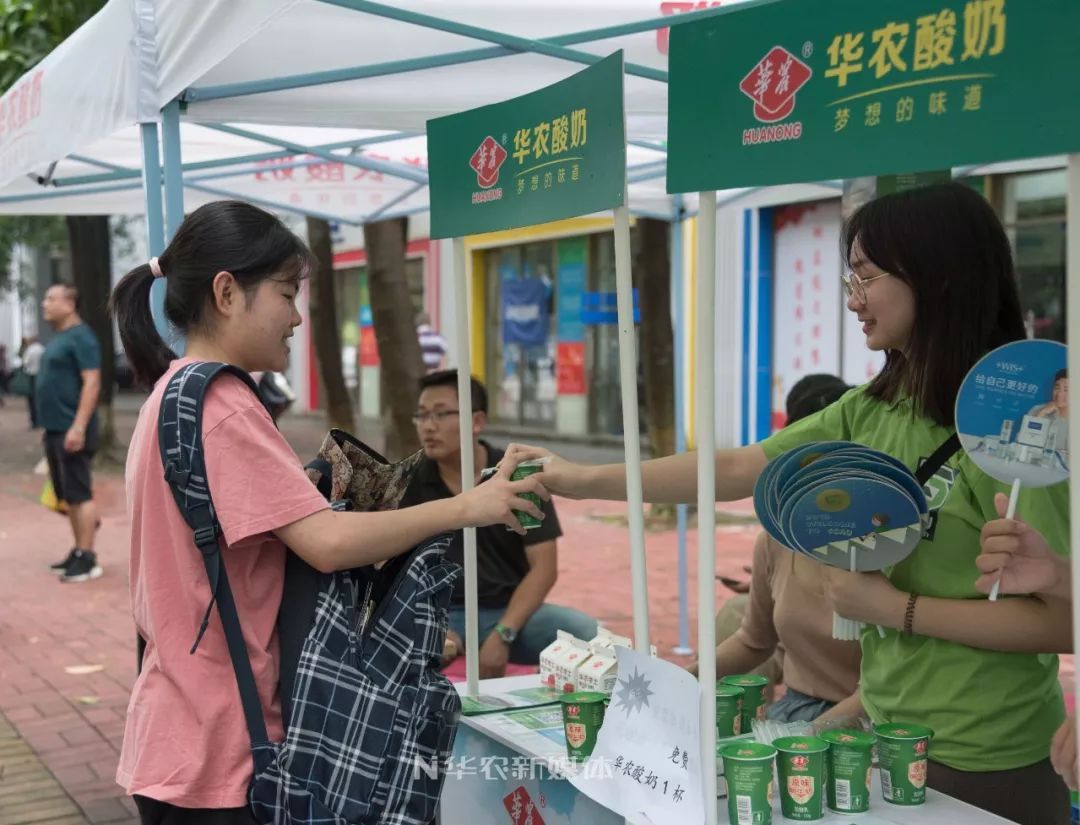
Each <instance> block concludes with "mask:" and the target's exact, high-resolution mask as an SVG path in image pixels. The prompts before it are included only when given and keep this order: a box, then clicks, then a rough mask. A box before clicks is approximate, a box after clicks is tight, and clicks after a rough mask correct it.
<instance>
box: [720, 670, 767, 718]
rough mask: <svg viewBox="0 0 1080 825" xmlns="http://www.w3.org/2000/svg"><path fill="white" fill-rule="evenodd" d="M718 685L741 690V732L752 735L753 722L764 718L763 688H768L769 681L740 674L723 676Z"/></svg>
mask: <svg viewBox="0 0 1080 825" xmlns="http://www.w3.org/2000/svg"><path fill="white" fill-rule="evenodd" d="M720 684H722V685H730V686H732V687H740V688H742V689H743V706H742V732H743V733H752V732H753V730H754V726H753V720H755V719H764V718H765V688H767V687H768V686H769V680H768V679H767V678H765V677H764V676H757V675H755V674H753V673H742V674H734V675H732V676H725V677H724V678H723V679H721V680H720Z"/></svg>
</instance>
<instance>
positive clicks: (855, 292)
mask: <svg viewBox="0 0 1080 825" xmlns="http://www.w3.org/2000/svg"><path fill="white" fill-rule="evenodd" d="M888 274H889V273H888V272H882V273H881V274H880V275H875V276H874V277H872V278H860V277H859V276H858V275H856V274H855V273H854V272H844V273H842V274H841V275H840V283H842V284H843V285H844V292H846V293H847V296H848V297H849V298H851V297H852V296H854V298H855V300H856V301H858V302H859V303H860V304H865V303H866V285H867V284H869V283H872V282H874V281H876V280H877V279H878V278H884V277H885V276H886V275H888Z"/></svg>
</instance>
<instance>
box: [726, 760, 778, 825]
mask: <svg viewBox="0 0 1080 825" xmlns="http://www.w3.org/2000/svg"><path fill="white" fill-rule="evenodd" d="M720 756H721V758H722V759H723V760H724V779H725V780H726V781H727V792H728V819H729V820H730V822H731V825H772V778H773V760H774V759H775V758H776V748H774V747H772V746H771V745H759V744H758V743H757V742H732V743H731V744H730V745H725V746H724V747H723V748H721V749H720Z"/></svg>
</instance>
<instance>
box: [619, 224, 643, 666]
mask: <svg viewBox="0 0 1080 825" xmlns="http://www.w3.org/2000/svg"><path fill="white" fill-rule="evenodd" d="M615 294H616V297H617V301H618V317H619V384H620V389H621V391H622V417H623V444H624V445H625V449H626V501H627V511H628V515H629V527H630V579H631V590H632V594H633V605H634V648H635V649H636V650H637V651H638V652H639V653H644V654H645V655H648V653H649V591H648V585H647V583H646V569H645V514H644V506H645V505H644V501H643V494H642V486H641V437H640V432H641V429H640V424H639V422H638V392H637V374H638V371H637V332H636V329H635V327H634V296H633V283H632V280H631V267H630V210H629V209H627V207H625V206H618V207H616V208H615Z"/></svg>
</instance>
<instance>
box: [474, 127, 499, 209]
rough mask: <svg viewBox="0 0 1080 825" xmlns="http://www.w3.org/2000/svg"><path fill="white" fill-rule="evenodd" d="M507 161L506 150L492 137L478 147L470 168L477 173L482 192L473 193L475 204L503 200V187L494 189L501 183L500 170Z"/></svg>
mask: <svg viewBox="0 0 1080 825" xmlns="http://www.w3.org/2000/svg"><path fill="white" fill-rule="evenodd" d="M505 160H506V150H505V149H504V148H503V147H502V145H501V144H500V143H499V142H498V141H497V140H495V138H493V137H492V136H491V135H488V136H487V137H486V138H484V139H483V141H481V143H480V145H479V146H477V147H476V151H475V152H473V155H472V157H471V158H469V166H470V167H472V170H473V171H474V172H476V185H477V186H479V187H480V189H481V190H482V191H480V192H473V195H472V202H473V203H487V202H488V201H497V200H502V187H501V186H500V187H498V188H497V189H496V188H493V187H494V186H495V184H497V183H498V182H499V169H500V167H501V166H502V165H503V162H504V161H505Z"/></svg>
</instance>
